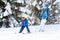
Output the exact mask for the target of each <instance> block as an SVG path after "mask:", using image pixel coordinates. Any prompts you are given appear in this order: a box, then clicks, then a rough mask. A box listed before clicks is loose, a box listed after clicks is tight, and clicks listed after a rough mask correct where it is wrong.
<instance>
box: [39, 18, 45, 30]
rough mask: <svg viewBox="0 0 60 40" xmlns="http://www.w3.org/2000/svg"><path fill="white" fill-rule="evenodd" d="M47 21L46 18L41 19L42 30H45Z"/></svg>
mask: <svg viewBox="0 0 60 40" xmlns="http://www.w3.org/2000/svg"><path fill="white" fill-rule="evenodd" d="M45 23H46V20H45V19H42V20H41V24H40V30H41V31H44V28H45V26H44V25H45Z"/></svg>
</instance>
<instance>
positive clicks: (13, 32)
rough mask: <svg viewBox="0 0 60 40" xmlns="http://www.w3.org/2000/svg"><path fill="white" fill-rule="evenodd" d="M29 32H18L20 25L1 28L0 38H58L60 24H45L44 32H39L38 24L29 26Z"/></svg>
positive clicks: (12, 39)
mask: <svg viewBox="0 0 60 40" xmlns="http://www.w3.org/2000/svg"><path fill="white" fill-rule="evenodd" d="M29 28H30V31H31V33H26V29H24V31H23V32H24V33H25V34H23V32H22V33H18V32H19V30H20V27H15V28H1V29H0V40H60V24H55V25H46V26H45V31H44V32H39V25H36V26H29Z"/></svg>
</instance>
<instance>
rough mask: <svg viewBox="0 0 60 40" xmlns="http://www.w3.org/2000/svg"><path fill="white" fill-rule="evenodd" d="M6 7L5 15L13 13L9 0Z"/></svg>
mask: <svg viewBox="0 0 60 40" xmlns="http://www.w3.org/2000/svg"><path fill="white" fill-rule="evenodd" d="M5 9H6V10H5V12H4V16H7V15H9V14H12V10H11V5H10V3H9V2H7V5H6V7H5Z"/></svg>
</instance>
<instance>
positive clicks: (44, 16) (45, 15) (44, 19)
mask: <svg viewBox="0 0 60 40" xmlns="http://www.w3.org/2000/svg"><path fill="white" fill-rule="evenodd" d="M48 6H49V5H48V3H46V4H45V8H44V9H43V12H42V14H41V17H42V19H41V24H40V31H44V25H45V23H46V22H47V19H49V18H50V14H49V8H48Z"/></svg>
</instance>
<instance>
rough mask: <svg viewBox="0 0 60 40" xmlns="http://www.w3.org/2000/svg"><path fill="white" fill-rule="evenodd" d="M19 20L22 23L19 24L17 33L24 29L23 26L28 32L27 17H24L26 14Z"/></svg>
mask: <svg viewBox="0 0 60 40" xmlns="http://www.w3.org/2000/svg"><path fill="white" fill-rule="evenodd" d="M21 22H22V25H21V26H22V27H21V29H20V32H19V33H21V32H22V31H23V30H24V28H25V27H26V28H27V31H28V33H30V30H29V28H28V19H27V18H26V16H22V21H21Z"/></svg>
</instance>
